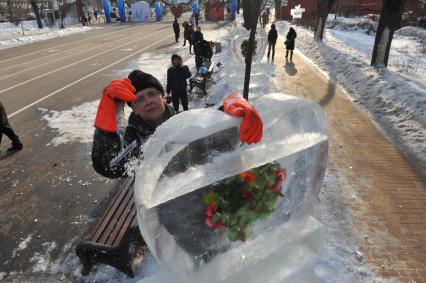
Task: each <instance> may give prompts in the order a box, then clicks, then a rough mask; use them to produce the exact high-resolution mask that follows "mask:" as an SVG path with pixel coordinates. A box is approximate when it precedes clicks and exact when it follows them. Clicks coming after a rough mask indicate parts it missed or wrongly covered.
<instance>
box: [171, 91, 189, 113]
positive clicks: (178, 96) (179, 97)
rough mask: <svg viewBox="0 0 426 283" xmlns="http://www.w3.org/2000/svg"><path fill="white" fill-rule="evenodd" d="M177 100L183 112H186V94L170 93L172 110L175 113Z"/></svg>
mask: <svg viewBox="0 0 426 283" xmlns="http://www.w3.org/2000/svg"><path fill="white" fill-rule="evenodd" d="M179 100H180V102H182V107H183V110H184V111H186V110H188V94H187V93H186V92H185V93H178V92H174V91H172V103H173V108H174V109H175V111H176V112H177V111H179Z"/></svg>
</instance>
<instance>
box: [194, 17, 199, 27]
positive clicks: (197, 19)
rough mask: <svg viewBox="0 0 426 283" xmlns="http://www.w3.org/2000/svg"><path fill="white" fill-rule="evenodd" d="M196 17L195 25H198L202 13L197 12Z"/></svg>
mask: <svg viewBox="0 0 426 283" xmlns="http://www.w3.org/2000/svg"><path fill="white" fill-rule="evenodd" d="M194 18H195V26H198V21H199V19H200V14H195V15H194Z"/></svg>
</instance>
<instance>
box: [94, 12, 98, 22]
mask: <svg viewBox="0 0 426 283" xmlns="http://www.w3.org/2000/svg"><path fill="white" fill-rule="evenodd" d="M93 16H95V21H98V10H95V11H93Z"/></svg>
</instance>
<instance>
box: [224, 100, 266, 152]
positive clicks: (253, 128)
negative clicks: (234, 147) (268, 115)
mask: <svg viewBox="0 0 426 283" xmlns="http://www.w3.org/2000/svg"><path fill="white" fill-rule="evenodd" d="M223 110H224V111H225V113H228V114H229V115H231V116H234V117H242V118H243V120H242V122H241V125H240V140H241V141H242V142H245V143H248V144H252V143H257V142H259V141H260V140H261V139H262V131H263V123H262V120H261V119H260V116H259V113H258V112H257V111H256V109H255V108H254V107H253V106H252V105H250V103H248V101H247V100H245V99H244V98H242V97H241V96H240V95H239V94H238V93H231V94H230V95H228V96H227V97H226V98H225V100H224V101H223Z"/></svg>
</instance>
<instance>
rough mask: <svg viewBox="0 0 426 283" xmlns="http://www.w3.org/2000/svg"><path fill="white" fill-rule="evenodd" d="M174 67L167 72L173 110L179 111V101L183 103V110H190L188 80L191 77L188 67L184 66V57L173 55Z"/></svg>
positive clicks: (168, 91)
mask: <svg viewBox="0 0 426 283" xmlns="http://www.w3.org/2000/svg"><path fill="white" fill-rule="evenodd" d="M172 65H173V66H171V67H170V68H169V69H168V70H167V86H166V92H167V94H168V95H169V94H170V93H172V103H173V108H174V110H175V111H176V112H178V111H179V100H180V102H181V103H182V107H183V110H184V111H186V110H188V93H187V87H188V85H187V83H186V80H187V79H189V78H190V77H191V72H190V71H189V68H188V66H185V65H182V57H180V56H179V55H177V54H173V55H172Z"/></svg>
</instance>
